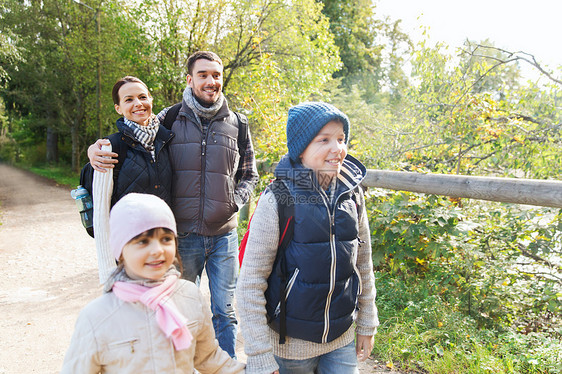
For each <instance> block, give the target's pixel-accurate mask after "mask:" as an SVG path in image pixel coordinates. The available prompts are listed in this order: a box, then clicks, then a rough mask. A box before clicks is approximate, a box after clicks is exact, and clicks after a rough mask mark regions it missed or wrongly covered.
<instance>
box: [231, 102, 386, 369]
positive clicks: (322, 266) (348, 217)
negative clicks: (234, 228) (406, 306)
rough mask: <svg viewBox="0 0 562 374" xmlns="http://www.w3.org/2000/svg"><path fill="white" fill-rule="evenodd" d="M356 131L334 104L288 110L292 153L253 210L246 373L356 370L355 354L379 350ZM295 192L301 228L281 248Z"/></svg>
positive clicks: (244, 285)
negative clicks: (283, 214) (282, 223)
mask: <svg viewBox="0 0 562 374" xmlns="http://www.w3.org/2000/svg"><path fill="white" fill-rule="evenodd" d="M348 137H349V120H348V118H347V116H346V115H345V114H344V113H342V112H341V111H339V110H338V109H337V108H335V107H334V106H332V105H330V104H327V103H322V102H307V103H302V104H299V105H297V106H294V107H292V108H291V109H290V110H289V116H288V120H287V147H288V154H287V155H285V156H284V157H283V158H282V159H281V161H280V162H279V165H278V166H277V168H276V170H275V176H276V178H277V179H276V181H275V182H274V183H273V184H272V185H270V186H269V187H268V189H266V191H265V192H264V194H263V196H262V197H261V198H260V201H259V203H258V206H257V207H256V210H255V212H254V216H253V218H252V229H251V231H250V235H249V237H248V243H247V245H246V253H245V258H244V262H243V265H242V269H241V272H240V276H239V280H238V286H237V302H238V304H237V305H238V309H239V313H240V318H241V322H242V332H243V335H244V341H245V343H244V344H245V346H244V348H245V351H246V354H247V355H248V361H247V367H246V370H247V372H248V373H272V372H279V373H307V374H308V373H310V374H312V373H319V374H322V373H337V374H346V373H357V357H360V358H361V359H363V360H364V359H366V358H367V357H368V356H369V354H370V353H371V350H372V347H373V335H374V334H375V332H376V327H377V326H378V318H377V310H376V307H375V303H374V301H375V287H374V277H373V267H372V262H371V245H370V233H369V226H368V220H367V214H366V210H365V201H364V197H363V193H362V190H361V187H360V186H359V184H360V183H361V180H363V178H364V177H365V173H366V169H365V167H364V166H363V165H362V164H361V163H360V162H359V161H358V160H356V159H355V158H353V157H351V156H349V155H347V140H348ZM274 184H277V186H273V185H274ZM280 184H283V186H281V187H283V188H279V185H280ZM282 190H285V191H287V192H285V196H284V195H283V194H281V193H280V191H282ZM273 191H275V193H274V192H273ZM287 194H290V199H289V200H290V201H291V202H292V203H294V205H293V206H294V208H293V209H294V212H293V214H294V216H293V217H292V220H293V222H294V226H293V231H294V232H293V233H292V237H291V238H290V239H291V240H290V242H289V244H288V245H287V246H286V248H285V250H284V253H283V255H280V256H277V252H278V246H279V238H280V232H281V230H280V228H279V212H278V201H280V199H286V198H288V196H286V195H287ZM280 262H283V266H280V265H279V264H280ZM280 269H282V270H280ZM285 279H286V280H285ZM282 289H285V290H286V296H285V300H286V304H285V305H286V307H285V306H281V305H282V303H281V302H280V299H281V296H280V291H281V290H282ZM354 323H355V324H356V327H355V328H354V326H353V325H354ZM355 334H357V338H356V343H355V344H354V337H355Z"/></svg>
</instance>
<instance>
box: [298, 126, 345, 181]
mask: <svg viewBox="0 0 562 374" xmlns="http://www.w3.org/2000/svg"><path fill="white" fill-rule="evenodd" d="M345 141H346V139H345V132H344V130H343V124H342V123H341V122H339V121H330V122H328V123H327V124H326V125H325V126H324V127H322V129H321V130H320V131H319V132H318V134H316V136H315V137H314V139H312V141H311V142H310V144H309V145H308V146H307V147H306V149H305V150H304V152H303V153H302V154H301V156H300V158H301V162H302V164H303V165H304V166H305V167H307V168H309V169H312V170H313V171H314V172H315V173H316V176H317V178H318V181H319V183H320V185H321V186H322V188H325V189H326V188H328V187H329V185H330V182H331V180H332V178H334V177H335V176H336V175H337V174H338V173H339V172H340V170H341V166H342V164H343V160H344V158H345V156H347V144H346V142H345Z"/></svg>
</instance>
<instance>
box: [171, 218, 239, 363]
mask: <svg viewBox="0 0 562 374" xmlns="http://www.w3.org/2000/svg"><path fill="white" fill-rule="evenodd" d="M178 252H179V254H180V257H181V261H182V263H183V273H182V277H183V278H185V279H187V280H190V281H192V282H195V283H196V284H197V286H199V283H200V280H201V274H202V273H203V268H204V267H205V268H206V272H207V277H208V278H209V290H210V291H211V311H212V312H213V327H214V328H215V335H216V337H217V340H218V342H219V345H220V347H221V348H222V349H223V350H224V351H226V352H227V353H228V354H229V355H230V357H236V350H235V346H236V330H237V325H238V322H237V321H236V315H235V313H234V290H235V288H236V278H237V277H238V234H237V233H236V229H234V230H232V231H229V232H227V233H226V234H223V235H216V236H202V235H198V234H194V233H178Z"/></svg>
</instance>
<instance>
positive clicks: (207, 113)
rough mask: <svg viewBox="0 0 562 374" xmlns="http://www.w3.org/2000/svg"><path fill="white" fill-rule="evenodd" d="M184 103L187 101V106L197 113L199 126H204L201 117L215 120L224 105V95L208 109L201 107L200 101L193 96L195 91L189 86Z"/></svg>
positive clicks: (186, 89)
mask: <svg viewBox="0 0 562 374" xmlns="http://www.w3.org/2000/svg"><path fill="white" fill-rule="evenodd" d="M183 101H185V103H186V104H187V106H188V107H189V108H190V109H191V110H193V113H195V115H196V117H197V122H199V124H200V125H201V126H202V124H201V119H200V117H202V118H206V119H211V118H213V117H214V116H215V115H216V114H217V113H218V111H219V109H220V108H222V106H223V104H224V95H223V94H222V92H221V94H220V96H219V98H218V100H217V101H215V103H214V104H213V105H211V106H210V107H208V108H207V107H204V106H203V105H201V104H200V103H199V101H197V99H196V98H195V96H193V91H192V90H191V87H189V86H187V87H186V88H185V91H183Z"/></svg>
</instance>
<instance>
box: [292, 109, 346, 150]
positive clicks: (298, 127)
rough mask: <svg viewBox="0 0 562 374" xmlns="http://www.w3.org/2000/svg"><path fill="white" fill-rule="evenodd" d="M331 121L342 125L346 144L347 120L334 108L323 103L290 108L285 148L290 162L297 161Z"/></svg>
mask: <svg viewBox="0 0 562 374" xmlns="http://www.w3.org/2000/svg"><path fill="white" fill-rule="evenodd" d="M333 120H339V121H340V122H341V123H342V124H343V132H344V133H345V141H346V143H347V141H348V139H349V119H348V118H347V116H346V115H345V114H344V113H343V112H342V111H340V110H339V109H338V108H336V107H335V106H333V105H331V104H328V103H323V102H305V103H301V104H298V105H295V106H294V107H291V108H290V109H289V117H288V118H287V148H289V157H290V158H291V160H293V161H298V160H299V156H300V155H301V154H302V153H303V152H304V150H305V149H306V147H308V145H309V144H310V142H311V141H312V139H314V138H315V137H316V135H317V134H318V132H320V130H322V127H324V126H325V125H326V124H327V123H328V122H330V121H333Z"/></svg>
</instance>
